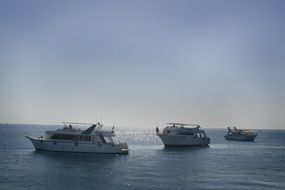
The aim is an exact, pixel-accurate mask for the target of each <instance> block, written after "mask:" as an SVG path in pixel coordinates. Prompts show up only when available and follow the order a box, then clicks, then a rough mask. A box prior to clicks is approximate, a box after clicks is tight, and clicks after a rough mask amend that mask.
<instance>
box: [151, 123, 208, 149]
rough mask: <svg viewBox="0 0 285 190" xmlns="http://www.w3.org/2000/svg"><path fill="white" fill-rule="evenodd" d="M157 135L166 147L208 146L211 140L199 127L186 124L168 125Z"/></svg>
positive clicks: (157, 130)
mask: <svg viewBox="0 0 285 190" xmlns="http://www.w3.org/2000/svg"><path fill="white" fill-rule="evenodd" d="M156 133H157V135H158V136H159V137H160V139H161V140H162V142H163V144H164V145H165V146H193V145H197V146H199V145H208V144H209V143H210V138H209V137H208V136H207V134H206V133H205V131H204V130H201V129H200V126H199V125H194V124H184V123H167V125H166V127H165V128H164V129H163V130H162V132H159V129H158V128H156Z"/></svg>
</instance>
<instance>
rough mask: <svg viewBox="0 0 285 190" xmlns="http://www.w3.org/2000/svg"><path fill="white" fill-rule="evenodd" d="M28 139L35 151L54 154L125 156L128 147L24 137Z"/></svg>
mask: <svg viewBox="0 0 285 190" xmlns="http://www.w3.org/2000/svg"><path fill="white" fill-rule="evenodd" d="M26 138H28V139H30V141H31V142H32V144H33V145H34V147H35V149H36V150H43V151H56V152H80V153H104V154H127V153H128V146H127V144H126V143H120V144H111V143H101V144H98V143H97V144H94V143H91V142H90V143H89V142H80V141H79V142H76V141H73V142H72V141H59V140H57V141H55V140H46V139H41V138H33V137H26Z"/></svg>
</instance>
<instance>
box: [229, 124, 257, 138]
mask: <svg viewBox="0 0 285 190" xmlns="http://www.w3.org/2000/svg"><path fill="white" fill-rule="evenodd" d="M228 130H229V131H228V134H226V135H225V139H227V140H237V141H253V140H254V139H255V137H256V136H257V133H255V132H253V131H251V130H248V129H237V128H236V127H234V129H231V128H230V127H228Z"/></svg>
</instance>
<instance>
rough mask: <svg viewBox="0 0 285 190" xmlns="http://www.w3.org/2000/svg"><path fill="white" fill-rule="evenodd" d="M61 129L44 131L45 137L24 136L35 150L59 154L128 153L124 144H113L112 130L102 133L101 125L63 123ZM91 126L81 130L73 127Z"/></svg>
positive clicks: (113, 134)
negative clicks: (57, 152) (58, 152)
mask: <svg viewBox="0 0 285 190" xmlns="http://www.w3.org/2000/svg"><path fill="white" fill-rule="evenodd" d="M64 124H65V125H64V127H63V128H62V129H57V130H53V131H46V132H45V136H41V137H31V136H26V138H28V139H30V140H31V142H32V143H33V145H34V147H35V149H36V150H45V151H60V152H88V153H115V154H123V153H128V145H127V144H126V143H115V142H114V140H113V137H114V136H115V133H114V130H113V129H114V128H113V129H112V131H102V130H101V129H102V127H103V125H102V124H100V123H99V122H98V123H97V124H87V123H72V122H64ZM72 125H77V126H82V125H83V126H86V125H91V126H90V127H89V128H88V129H86V130H82V129H80V128H76V127H73V126H72Z"/></svg>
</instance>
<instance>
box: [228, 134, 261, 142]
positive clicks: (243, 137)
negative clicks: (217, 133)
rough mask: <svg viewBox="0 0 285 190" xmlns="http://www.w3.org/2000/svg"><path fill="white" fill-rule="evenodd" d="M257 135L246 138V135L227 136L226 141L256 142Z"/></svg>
mask: <svg viewBox="0 0 285 190" xmlns="http://www.w3.org/2000/svg"><path fill="white" fill-rule="evenodd" d="M256 136H257V135H252V136H245V135H239V136H235V135H225V139H227V140H233V141H254V139H255V137H256Z"/></svg>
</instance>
